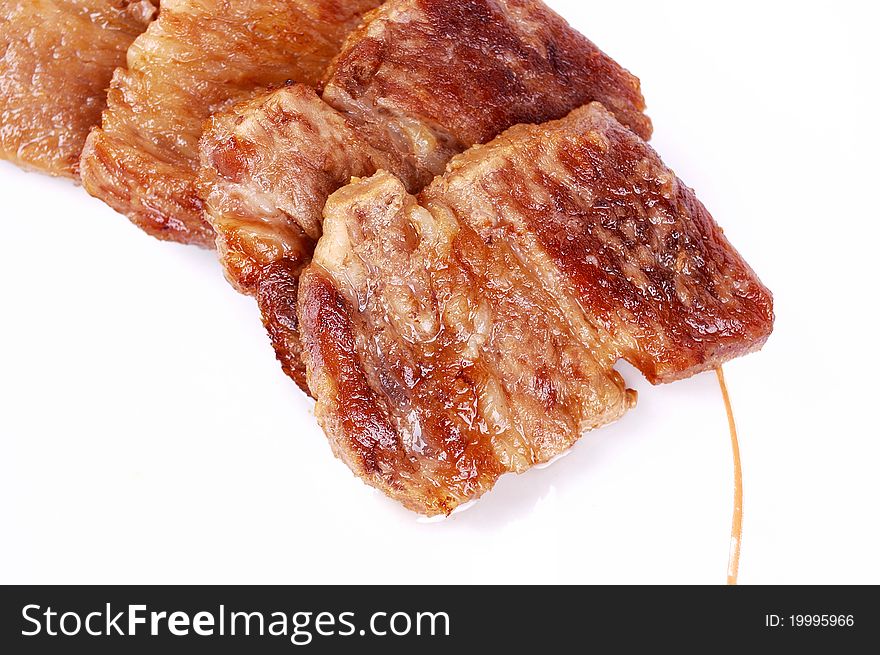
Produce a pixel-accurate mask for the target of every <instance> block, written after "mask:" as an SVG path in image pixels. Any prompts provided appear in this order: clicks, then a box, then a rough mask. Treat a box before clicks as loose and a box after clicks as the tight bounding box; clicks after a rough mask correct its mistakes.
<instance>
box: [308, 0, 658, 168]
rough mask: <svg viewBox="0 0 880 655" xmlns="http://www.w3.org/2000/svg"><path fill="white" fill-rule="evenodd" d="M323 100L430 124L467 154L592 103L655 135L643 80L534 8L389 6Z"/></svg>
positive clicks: (341, 64)
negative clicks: (513, 130) (516, 129)
mask: <svg viewBox="0 0 880 655" xmlns="http://www.w3.org/2000/svg"><path fill="white" fill-rule="evenodd" d="M416 80H420V81H422V82H423V83H421V84H417V83H414V82H415V81H416ZM324 98H325V99H326V100H328V101H329V102H330V103H331V104H333V105H334V106H336V107H338V108H343V107H344V108H346V109H347V110H350V111H354V112H360V113H363V114H365V115H366V114H368V113H370V112H374V113H376V114H377V115H376V116H375V117H373V121H376V122H378V121H381V120H382V118H383V117H384V118H386V119H387V118H393V117H397V116H406V117H409V118H411V119H414V120H418V121H422V122H424V123H425V124H427V125H429V126H431V127H433V128H434V129H435V130H436V132H437V133H438V134H437V136H442V137H444V138H445V140H447V141H448V142H449V144H448V145H449V147H451V148H454V149H457V150H458V151H459V152H460V151H461V150H464V149H466V148H468V147H470V146H471V145H473V144H476V143H484V142H485V141H487V140H490V139H492V138H493V137H495V136H496V135H497V134H499V132H501V131H503V130H504V129H507V128H509V127H511V126H513V125H517V124H519V123H543V122H545V121H547V120H552V119H558V118H562V117H563V116H565V115H566V114H567V113H568V112H570V111H571V110H572V109H574V108H576V107H579V106H581V105H584V104H586V103H588V102H591V101H597V102H601V103H603V104H604V105H605V106H606V107H608V109H609V110H610V111H611V112H612V113H614V114H615V115H616V116H617V118H618V119H619V120H620V121H621V122H622V123H624V124H625V125H627V126H628V127H630V128H631V129H632V130H633V131H635V132H636V133H637V134H639V136H641V137H642V138H645V139H648V138H650V136H651V121H650V119H648V118H647V117H646V116H645V115H644V113H643V112H644V110H645V100H644V98H643V97H642V94H641V90H640V85H639V80H638V79H637V78H636V77H635V76H633V75H631V74H630V73H629V72H627V71H626V70H624V69H623V68H622V67H621V66H620V65H619V64H617V63H616V62H615V61H614V60H613V59H611V58H610V57H609V56H607V55H606V54H605V53H603V52H602V51H601V50H599V49H598V48H597V47H596V46H595V45H594V44H593V43H591V42H590V41H589V40H588V39H587V38H585V37H584V36H583V35H581V34H580V33H579V32H577V31H576V30H574V29H572V28H571V27H570V26H569V25H568V23H567V22H566V21H565V20H564V19H563V18H561V17H560V16H559V15H558V14H556V13H555V12H554V11H552V10H551V9H550V8H549V7H547V6H546V5H545V4H544V3H543V2H539V1H535V0H406V1H403V2H400V1H397V2H395V1H392V2H386V3H385V4H384V5H382V6H381V7H379V8H378V9H377V10H376V11H374V12H373V13H372V14H371V15H370V16H369V18H368V20H367V21H366V22H365V23H364V25H362V26H361V28H360V29H359V30H357V31H356V32H354V33H352V35H351V36H350V37H349V39H348V41H347V43H346V45H345V47H344V48H343V50H342V52H341V53H340V55H339V57H338V58H337V60H336V62H335V63H334V66H333V67H332V68H331V70H330V71H329V72H328V76H327V80H326V84H325V89H324ZM367 120H369V118H368V119H367ZM439 172H441V171H435V173H439Z"/></svg>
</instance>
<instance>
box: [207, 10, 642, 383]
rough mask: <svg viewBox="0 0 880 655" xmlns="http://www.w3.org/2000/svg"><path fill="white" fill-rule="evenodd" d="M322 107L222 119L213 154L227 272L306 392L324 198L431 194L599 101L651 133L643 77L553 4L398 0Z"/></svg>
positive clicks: (304, 98)
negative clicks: (457, 166) (304, 284)
mask: <svg viewBox="0 0 880 655" xmlns="http://www.w3.org/2000/svg"><path fill="white" fill-rule="evenodd" d="M323 100H324V103H321V102H320V101H319V100H318V99H317V98H316V97H315V96H314V94H312V93H310V92H309V91H308V90H306V89H303V88H299V87H295V86H294V87H290V88H284V89H280V90H277V91H275V92H273V93H271V94H269V95H268V96H265V97H262V98H258V99H256V100H254V101H252V102H249V103H247V104H244V105H242V106H239V107H235V108H232V109H230V110H229V111H228V112H225V113H220V114H218V115H216V116H215V117H214V118H213V119H212V121H211V125H210V126H209V128H208V129H207V130H206V134H205V136H204V138H203V140H202V145H201V156H202V171H201V176H202V197H203V198H204V200H205V207H206V215H207V217H208V219H209V221H210V222H211V224H212V226H213V227H214V229H215V230H216V232H217V245H218V249H219V250H220V253H221V259H222V260H223V262H224V266H225V268H226V272H227V275H228V277H229V278H230V280H231V281H232V282H233V284H235V286H237V287H238V288H239V289H240V290H242V291H243V292H245V293H251V294H254V295H256V296H257V298H258V300H259V302H260V306H261V310H262V314H263V320H264V323H265V324H266V325H267V327H268V329H269V332H270V334H271V335H272V338H273V343H274V345H275V348H276V351H277V353H278V357H279V359H280V360H281V361H282V364H283V366H284V368H285V370H286V371H287V372H288V373H289V374H290V375H291V376H292V377H293V378H294V379H295V380H297V381H298V382H299V383H300V385H301V386H304V379H305V377H304V369H303V367H302V363H301V359H300V357H299V343H298V337H297V330H296V320H295V318H293V317H294V315H295V311H293V309H292V308H293V307H295V298H291V297H290V293H291V291H295V289H296V286H297V277H298V275H299V270H300V268H301V267H302V266H303V265H304V264H306V263H308V260H309V258H310V256H311V253H312V250H313V248H314V244H315V240H316V239H317V238H318V237H319V236H320V234H321V209H322V208H323V206H324V201H325V200H326V198H327V197H328V196H329V195H330V193H332V192H333V191H335V190H336V189H338V188H339V187H341V186H342V185H343V184H346V183H347V182H348V181H349V179H350V178H351V177H352V176H365V175H371V174H373V173H375V172H376V171H377V170H379V169H384V170H388V171H391V172H393V173H394V174H395V175H396V176H398V177H399V178H401V179H402V180H403V181H404V183H405V184H406V187H407V189H408V190H409V191H410V192H417V191H419V190H420V189H421V188H422V187H423V186H424V185H425V184H427V183H428V182H430V181H431V179H433V177H434V176H435V175H436V174H439V173H442V171H443V169H444V167H445V165H446V163H447V162H448V161H449V159H450V158H451V157H452V156H453V155H455V154H457V153H459V152H462V151H463V150H465V149H466V148H468V147H470V146H471V145H473V144H475V143H480V142H484V141H486V140H488V139H491V138H493V137H494V136H496V135H497V134H499V133H500V132H502V131H504V130H505V129H507V128H509V127H511V126H513V125H514V124H516V123H520V122H543V121H545V120H548V119H552V118H561V117H563V116H564V115H566V114H567V113H568V112H570V111H571V110H572V109H574V108H576V107H579V106H581V105H582V104H584V103H586V102H588V101H591V100H601V101H602V102H604V103H606V105H607V106H608V107H610V108H611V109H612V111H614V112H615V113H616V115H617V116H618V117H619V118H620V120H622V121H624V122H625V123H626V124H627V125H629V126H630V127H631V128H632V129H634V130H636V131H637V132H638V133H639V134H641V135H642V136H644V137H647V136H649V135H650V133H651V123H650V121H649V120H648V118H647V117H645V115H644V114H643V113H642V110H643V109H644V106H645V105H644V100H643V98H642V95H641V93H640V91H639V82H638V80H637V79H636V78H635V77H633V76H632V75H630V74H629V73H628V72H626V71H625V70H623V69H622V68H621V67H620V66H618V65H617V64H616V63H615V62H614V61H613V60H612V59H610V58H609V57H608V56H607V55H605V54H604V53H602V52H601V51H600V50H599V49H598V48H596V46H594V45H593V44H592V43H591V42H590V41H588V40H587V39H586V38H585V37H583V36H582V35H580V34H579V33H578V32H577V31H575V30H574V29H572V28H571V27H570V26H569V25H568V24H567V23H566V22H565V21H564V20H563V19H562V18H560V17H559V16H558V15H557V14H555V13H554V12H553V11H551V10H550V9H548V8H547V7H546V5H544V4H543V3H542V2H540V0H468V1H467V2H461V1H460V0H390V1H389V2H386V3H385V4H383V5H382V6H381V7H379V8H378V9H376V10H375V11H374V12H373V13H372V14H370V15H369V16H368V17H367V19H366V20H365V21H364V24H363V25H362V26H361V27H360V28H359V29H358V30H356V31H355V32H354V33H353V34H352V35H351V36H350V37H349V39H348V41H347V42H346V45H345V46H344V47H343V50H342V52H341V54H340V55H339V57H338V59H337V60H336V62H335V63H334V65H333V66H332V67H331V69H330V70H329V72H328V75H327V79H326V83H325V89H324V93H323Z"/></svg>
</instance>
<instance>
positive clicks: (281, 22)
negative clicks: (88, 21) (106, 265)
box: [81, 0, 379, 247]
mask: <svg viewBox="0 0 880 655" xmlns="http://www.w3.org/2000/svg"><path fill="white" fill-rule="evenodd" d="M378 1H379V0H348V1H346V2H342V1H341V0H295V1H287V0H259V1H258V2H247V3H245V2H242V3H230V2H227V1H225V0H210V1H205V0H200V1H198V2H196V1H195V0H176V1H173V2H165V3H163V5H162V11H161V13H160V16H159V18H158V20H156V21H155V22H154V23H153V24H152V25H151V26H150V29H149V30H147V32H146V33H145V34H144V35H142V36H141V37H140V38H138V39H137V40H136V41H135V42H134V44H133V45H132V47H131V48H130V49H129V52H128V66H127V68H126V69H120V70H118V71H117V72H116V74H115V75H114V78H113V82H112V84H111V88H110V93H109V96H108V107H107V110H106V111H105V112H104V115H103V120H102V124H101V127H100V129H97V130H95V131H94V132H93V133H92V134H91V136H90V137H89V139H88V142H87V144H86V147H85V150H84V152H83V158H82V164H81V166H82V178H83V185H84V186H85V188H86V190H87V191H88V192H89V193H91V194H92V195H95V196H97V197H98V198H100V199H102V200H104V201H105V202H106V203H107V204H109V205H110V206H111V207H113V208H114V209H116V210H117V211H119V212H121V213H123V214H125V215H127V216H128V217H129V218H130V219H131V220H132V221H133V222H134V223H135V224H137V225H138V226H139V227H141V228H142V229H143V230H145V231H146V232H148V233H149V234H152V235H153V236H155V237H157V238H160V239H165V240H172V241H179V242H182V243H193V244H197V245H201V246H205V247H211V246H213V238H214V236H213V231H212V229H211V226H210V225H209V224H208V222H207V221H206V220H205V219H204V217H203V215H202V213H203V203H202V200H201V198H200V195H199V193H198V190H197V188H196V178H197V173H198V140H199V137H200V136H201V134H202V129H203V126H204V122H205V120H206V119H208V117H209V116H210V115H211V114H213V113H214V112H216V111H218V110H220V109H223V108H224V107H226V106H228V105H229V104H230V103H233V102H235V101H240V100H244V99H246V98H248V97H249V96H251V95H253V94H254V93H255V92H256V91H257V90H260V89H265V88H267V87H273V86H278V85H281V84H284V83H285V82H287V81H289V80H295V81H302V82H304V83H306V84H311V85H314V84H317V83H318V80H319V79H320V76H321V75H322V74H323V71H324V69H325V67H326V66H327V64H328V63H329V62H330V60H331V59H332V58H333V57H334V56H335V55H336V54H337V52H338V50H339V47H340V46H341V44H342V42H343V40H344V38H345V36H346V35H347V34H348V32H349V31H350V30H351V29H353V28H354V27H355V26H356V25H357V24H358V22H359V21H360V19H361V16H362V14H363V13H364V12H365V11H367V10H369V9H372V8H373V7H375V6H376V4H377V3H378Z"/></svg>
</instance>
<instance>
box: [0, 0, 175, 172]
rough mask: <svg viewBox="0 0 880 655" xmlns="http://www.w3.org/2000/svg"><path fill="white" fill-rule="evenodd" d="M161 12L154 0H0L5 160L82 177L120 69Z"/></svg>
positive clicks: (0, 122) (0, 119)
mask: <svg viewBox="0 0 880 655" xmlns="http://www.w3.org/2000/svg"><path fill="white" fill-rule="evenodd" d="M157 4H158V3H157ZM155 13H156V8H155V7H154V6H153V4H151V3H150V2H148V1H147V0H140V1H138V0H134V1H125V0H0V158H3V159H8V160H10V161H12V162H14V163H16V164H17V165H19V166H22V167H23V168H28V169H33V170H38V171H41V172H43V173H49V174H50V175H59V176H64V177H73V178H75V177H77V175H78V172H79V157H80V153H81V152H82V148H83V144H84V143H85V140H86V137H87V136H88V133H89V130H91V129H92V128H93V127H94V126H96V125H97V124H98V123H100V121H101V111H102V110H103V109H104V107H105V105H106V98H107V87H108V86H109V84H110V78H111V77H112V75H113V71H114V70H115V69H116V67H117V66H120V65H122V64H123V63H124V62H125V52H126V50H127V49H128V46H129V45H131V42H132V41H133V40H134V39H135V37H137V36H138V35H139V34H141V33H142V32H143V31H144V30H145V29H146V27H147V25H148V23H149V22H150V21H151V20H152V19H153V16H154V15H155Z"/></svg>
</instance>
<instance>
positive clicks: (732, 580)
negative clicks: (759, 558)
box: [715, 366, 743, 585]
mask: <svg viewBox="0 0 880 655" xmlns="http://www.w3.org/2000/svg"><path fill="white" fill-rule="evenodd" d="M715 374H716V375H717V376H718V384H719V385H720V386H721V395H722V396H723V397H724V407H725V408H726V409H727V424H728V425H729V426H730V444H731V446H732V447H733V523H732V525H731V528H730V554H729V556H728V560H727V584H729V585H735V584H736V583H737V579H738V578H739V553H740V548H741V547H742V521H743V484H742V462H741V461H740V456H739V437H738V436H737V434H736V421H735V420H734V418H733V405H731V403H730V394H728V392H727V383H726V382H725V381H724V371H723V370H722V369H721V367H720V366H719V367H718V368H716V369H715Z"/></svg>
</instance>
